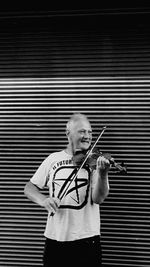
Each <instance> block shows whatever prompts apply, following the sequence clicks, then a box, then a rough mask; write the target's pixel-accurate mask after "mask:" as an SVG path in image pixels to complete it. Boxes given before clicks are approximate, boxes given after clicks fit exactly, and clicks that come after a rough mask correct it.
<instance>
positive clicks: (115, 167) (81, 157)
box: [73, 149, 127, 174]
mask: <svg viewBox="0 0 150 267" xmlns="http://www.w3.org/2000/svg"><path fill="white" fill-rule="evenodd" d="M87 154H88V151H76V152H75V154H74V156H73V163H74V165H75V166H81V165H82V164H83V162H84V164H83V166H88V167H90V168H91V169H92V170H94V169H96V166H97V159H98V158H99V157H100V156H103V157H105V158H106V159H108V160H109V162H110V170H112V171H114V172H117V173H121V174H126V173H127V168H126V166H125V165H124V163H123V162H122V163H121V164H119V163H116V162H115V160H114V158H112V157H111V154H110V153H102V152H101V151H100V150H99V149H94V150H93V151H92V152H91V153H90V154H89V156H88V157H87ZM86 157H87V158H86ZM85 159H86V160H85Z"/></svg>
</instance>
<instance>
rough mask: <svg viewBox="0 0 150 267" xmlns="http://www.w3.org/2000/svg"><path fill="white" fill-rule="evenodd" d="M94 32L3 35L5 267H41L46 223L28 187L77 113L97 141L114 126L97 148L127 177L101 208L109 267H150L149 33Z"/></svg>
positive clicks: (1, 257) (0, 96) (0, 174)
mask: <svg viewBox="0 0 150 267" xmlns="http://www.w3.org/2000/svg"><path fill="white" fill-rule="evenodd" d="M41 19H42V18H41ZM55 22H56V23H57V19H56V18H55ZM17 23H18V20H17ZM38 23H40V22H38ZM84 23H85V22H84ZM85 24H86V23H85ZM85 24H84V25H85ZM17 25H18V24H17ZM39 25H41V24H39ZM93 25H95V22H94V23H93ZM93 25H92V27H91V29H90V30H89V29H88V30H85V29H86V26H84V29H83V28H82V30H81V29H80V28H78V27H77V28H74V29H73V31H70V30H69V31H65V30H64V31H58V29H57V31H56V32H54V30H53V31H50V30H49V28H48V27H47V28H46V30H45V27H43V25H42V26H40V27H37V28H38V29H37V28H36V27H35V25H34V27H33V28H31V29H29V27H27V26H26V27H25V26H24V27H23V31H22V34H21V28H20V26H19V25H18V26H17V29H16V30H14V28H13V32H12V31H10V30H9V27H10V25H7V26H8V27H7V28H6V31H5V32H2V33H1V36H0V58H1V61H0V77H1V79H0V138H1V142H0V149H1V152H0V203H1V207H0V231H1V241H0V266H1V267H4V266H7V267H12V266H15V267H21V266H42V251H43V244H44V238H43V231H44V227H45V223H46V216H47V214H46V212H45V211H44V210H43V209H41V208H40V207H38V206H37V205H35V204H33V203H31V202H30V201H29V200H27V199H26V197H25V196H24V194H23V190H24V185H25V183H26V182H27V181H28V180H29V179H30V177H31V176H32V175H33V174H34V172H35V170H36V169H37V167H38V166H39V164H40V163H41V162H42V160H43V159H44V158H45V157H46V156H47V155H48V154H49V153H51V152H53V151H56V150H60V149H62V148H63V147H64V146H65V145H66V138H65V136H64V131H65V123H66V121H67V119H68V118H69V117H70V115H71V114H72V112H76V111H80V112H83V113H85V114H87V116H88V117H89V119H90V120H91V123H92V126H93V132H94V134H93V140H94V139H95V138H96V137H97V136H98V134H99V132H100V131H101V129H102V126H104V125H106V126H107V129H106V131H105V133H104V135H103V137H102V139H101V141H100V143H99V147H100V148H101V150H102V151H103V152H110V153H111V154H112V156H113V157H114V158H115V159H116V161H118V162H121V161H124V162H125V164H126V165H127V170H128V173H127V174H126V175H120V174H114V173H112V172H110V195H109V197H108V198H107V199H106V200H105V202H104V203H103V204H102V205H101V207H100V209H101V223H102V225H101V233H102V246H103V265H104V266H111V267H112V266H114V267H116V266H128V267H131V266H136V267H137V266H140V267H141V266H143V267H144V266H145V267H146V266H149V265H150V248H149V240H150V237H149V236H150V227H149V223H150V212H149V208H150V204H149V196H150V193H149V188H150V182H149V174H150V166H149V152H150V135H149V133H150V132H149V130H150V122H149V118H150V108H149V106H150V79H149V76H148V74H149V70H150V59H149V55H150V46H149V45H150V40H149V36H148V35H147V33H148V30H149V29H148V25H145V27H143V26H142V28H141V24H140V26H139V24H138V23H137V25H133V24H132V27H130V25H128V24H127V25H126V26H125V25H124V31H123V32H122V30H121V29H120V28H119V26H117V25H116V24H115V25H113V26H112V25H111V27H108V25H107V27H105V28H103V29H101V28H100V29H98V28H97V29H96V30H95V31H94V32H93ZM44 26H45V25H44ZM82 27H83V26H82ZM143 28H144V31H143ZM39 29H40V30H39ZM1 31H2V30H1ZM14 32H15V36H14ZM38 76H39V77H40V78H38ZM45 193H47V191H46V190H45Z"/></svg>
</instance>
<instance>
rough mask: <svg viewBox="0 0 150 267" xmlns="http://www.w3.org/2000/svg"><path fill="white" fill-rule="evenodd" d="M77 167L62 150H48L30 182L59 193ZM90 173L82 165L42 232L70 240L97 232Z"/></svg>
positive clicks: (98, 232) (55, 238)
mask: <svg viewBox="0 0 150 267" xmlns="http://www.w3.org/2000/svg"><path fill="white" fill-rule="evenodd" d="M75 173H76V167H75V166H74V165H73V161H72V156H71V155H69V154H67V153H66V152H65V150H62V151H60V152H55V153H52V154H50V155H49V156H48V157H47V158H46V159H45V160H44V161H43V162H42V164H41V165H40V166H39V168H38V170H37V171H36V173H35V174H34V175H33V177H32V178H31V182H32V183H33V184H35V185H36V186H38V187H39V188H41V189H42V188H44V187H45V186H48V187H49V194H50V196H52V197H60V196H62V195H61V194H63V192H64V190H65V189H66V187H67V186H68V183H69V181H70V179H72V178H73V177H74V175H75ZM90 180H91V174H90V169H89V168H88V167H84V168H82V169H81V170H80V171H79V172H78V174H77V177H75V179H74V181H73V182H71V184H70V185H69V188H68V189H67V194H66V195H65V197H63V198H62V200H61V202H60V207H59V209H58V210H57V212H56V213H55V214H54V216H50V214H48V218H47V224H46V229H45V232H44V235H45V236H46V237H47V238H51V239H54V240H57V241H71V240H77V239H82V238H87V237H91V236H94V235H100V213H99V205H98V204H94V203H93V202H92V200H91V186H92V185H91V181H90Z"/></svg>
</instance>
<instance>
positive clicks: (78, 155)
mask: <svg viewBox="0 0 150 267" xmlns="http://www.w3.org/2000/svg"><path fill="white" fill-rule="evenodd" d="M105 129H106V126H104V127H103V129H102V131H101V133H100V135H99V136H98V137H97V139H96V141H95V142H94V144H93V146H92V147H91V148H90V149H89V150H88V151H85V152H83V151H76V152H75V153H74V155H73V162H74V164H75V165H76V166H77V171H76V172H75V173H74V175H73V177H72V179H71V180H70V182H69V183H68V184H67V185H66V187H65V188H64V190H63V192H62V193H61V195H60V196H59V199H60V200H62V199H63V198H64V197H65V196H66V195H67V193H68V190H69V187H70V185H71V184H72V182H73V181H75V179H76V178H77V175H78V173H79V171H80V170H81V169H82V168H83V166H85V165H86V164H88V166H89V167H90V168H91V169H96V165H97V159H98V157H100V156H104V157H105V158H106V159H108V160H109V162H110V164H111V167H112V168H114V169H115V170H117V171H118V172H119V173H122V174H126V173H127V170H126V166H124V163H122V165H120V164H118V163H116V162H115V160H114V159H113V158H112V157H111V155H110V154H109V153H102V152H100V151H99V150H96V151H95V150H94V149H95V146H96V144H97V143H98V141H99V140H100V138H101V136H102V135H103V133H104V131H105ZM53 215H54V213H51V214H50V216H53Z"/></svg>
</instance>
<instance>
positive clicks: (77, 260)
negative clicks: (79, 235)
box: [43, 236, 101, 267]
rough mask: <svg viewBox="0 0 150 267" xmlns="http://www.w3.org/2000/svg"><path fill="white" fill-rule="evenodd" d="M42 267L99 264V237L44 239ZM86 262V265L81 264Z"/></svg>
mask: <svg viewBox="0 0 150 267" xmlns="http://www.w3.org/2000/svg"><path fill="white" fill-rule="evenodd" d="M43 263H44V265H43V266H44V267H50V266H52V264H53V266H57V264H59V265H58V266H65V267H67V266H69V267H70V266H72V265H73V266H78V267H79V266H82V267H83V266H86V265H88V266H89V265H90V264H91V266H94V267H100V266H101V243H100V237H99V236H94V237H90V238H84V239H81V240H76V241H66V242H59V241H55V240H51V239H48V238H47V239H46V241H45V248H44V255H43ZM83 264H86V265H83Z"/></svg>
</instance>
